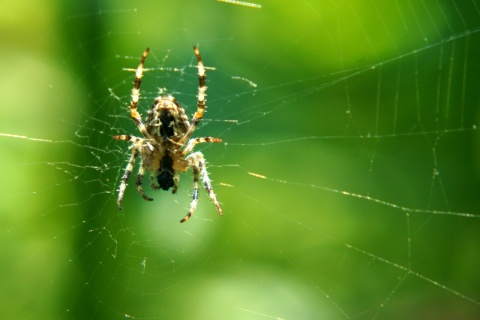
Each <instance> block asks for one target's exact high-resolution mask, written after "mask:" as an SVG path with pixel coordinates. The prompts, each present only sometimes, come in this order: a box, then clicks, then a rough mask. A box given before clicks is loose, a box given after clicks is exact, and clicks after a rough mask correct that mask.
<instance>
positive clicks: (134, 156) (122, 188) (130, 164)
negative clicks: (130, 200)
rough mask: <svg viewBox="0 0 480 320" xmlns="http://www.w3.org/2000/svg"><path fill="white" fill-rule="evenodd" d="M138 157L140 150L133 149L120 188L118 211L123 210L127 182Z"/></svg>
mask: <svg viewBox="0 0 480 320" xmlns="http://www.w3.org/2000/svg"><path fill="white" fill-rule="evenodd" d="M137 156H138V150H137V149H136V148H133V149H132V155H131V156H130V159H129V160H128V164H127V167H126V168H125V173H124V174H123V177H122V181H121V182H120V186H119V188H118V198H117V204H118V210H122V200H123V195H124V194H125V189H126V188H127V181H128V178H130V174H131V173H132V170H133V165H134V164H135V160H136V159H137Z"/></svg>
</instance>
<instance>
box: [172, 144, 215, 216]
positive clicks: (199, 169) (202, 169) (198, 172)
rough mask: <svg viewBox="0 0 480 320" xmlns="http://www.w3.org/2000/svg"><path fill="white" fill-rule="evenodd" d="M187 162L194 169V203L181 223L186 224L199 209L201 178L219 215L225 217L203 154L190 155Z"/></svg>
mask: <svg viewBox="0 0 480 320" xmlns="http://www.w3.org/2000/svg"><path fill="white" fill-rule="evenodd" d="M186 160H188V161H189V162H190V163H191V165H192V167H193V195H192V198H193V199H192V202H191V204H190V210H189V211H188V213H187V215H186V216H185V218H183V219H182V220H180V222H185V221H187V220H188V219H190V217H191V216H192V214H193V213H194V212H195V209H196V208H197V204H198V180H199V179H200V176H202V181H203V186H204V188H205V190H206V191H207V193H208V196H209V197H210V200H212V202H213V204H214V205H215V208H217V211H218V214H219V215H220V216H222V215H223V212H222V208H221V207H220V204H219V203H218V200H217V197H216V195H215V193H214V192H213V187H212V183H211V180H210V178H209V176H208V172H207V168H206V165H205V158H204V157H203V154H202V153H201V152H195V153H192V154H191V155H189V156H188V157H187V158H186Z"/></svg>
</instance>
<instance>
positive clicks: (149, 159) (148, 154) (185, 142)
mask: <svg viewBox="0 0 480 320" xmlns="http://www.w3.org/2000/svg"><path fill="white" fill-rule="evenodd" d="M193 51H194V53H195V56H196V57H197V60H198V64H197V68H198V76H199V87H198V96H197V97H198V106H197V111H196V112H195V114H194V115H193V119H192V124H190V122H189V121H188V117H187V115H186V114H185V110H184V109H183V108H182V107H181V106H180V104H179V103H178V102H177V101H176V100H175V98H174V97H173V96H171V95H160V96H159V97H157V98H156V99H155V102H154V103H153V105H152V107H151V108H150V110H148V113H147V117H146V119H145V123H143V122H142V118H141V116H140V114H139V113H138V111H137V105H138V102H139V97H140V84H141V81H142V76H143V66H144V63H145V59H146V58H147V55H148V52H149V49H148V48H147V49H146V50H145V52H144V53H143V56H142V58H141V60H140V64H139V66H138V67H137V69H136V71H135V83H134V86H133V89H132V100H131V102H130V116H131V118H132V119H133V121H134V122H135V125H136V126H137V128H138V130H139V131H140V133H141V134H142V136H143V137H142V138H138V137H135V136H132V135H117V136H114V138H115V139H116V140H123V141H128V142H131V143H132V145H131V147H130V148H131V149H132V154H131V156H130V159H129V160H128V164H127V167H126V168H125V173H124V175H123V177H122V181H121V183H120V187H119V189H118V199H117V204H118V208H119V209H120V210H121V209H122V200H123V196H124V194H125V189H126V188H127V181H128V178H129V177H130V174H131V173H132V170H133V166H134V164H135V160H136V159H137V157H138V156H140V166H139V169H138V175H137V180H136V182H135V185H136V186H137V190H138V192H139V193H140V195H141V196H142V197H143V199H145V200H148V201H152V200H153V199H152V198H150V197H148V196H147V195H145V193H144V191H143V187H142V182H143V176H144V175H145V172H149V173H150V184H151V187H152V188H153V189H157V190H158V189H163V190H165V191H167V190H169V189H170V188H172V193H176V192H177V189H178V181H179V176H178V172H186V171H187V170H188V169H189V168H190V167H192V168H193V195H192V198H193V199H192V202H191V204H190V210H189V211H188V213H187V215H186V216H185V218H183V219H182V220H180V222H185V221H187V220H188V219H190V217H191V216H192V214H193V213H194V212H195V209H196V208H197V204H198V180H199V179H200V177H201V178H202V181H203V186H204V187H205V190H206V191H207V193H208V195H209V196H210V199H211V200H212V202H213V204H214V205H215V207H216V208H217V211H218V213H219V214H220V216H221V215H222V209H221V208H220V204H219V203H218V201H217V197H216V196H215V193H214V192H213V187H212V183H211V181H210V178H209V177H208V173H207V168H206V162H205V158H204V156H203V154H202V153H201V152H194V153H191V152H192V151H193V148H194V147H195V145H197V144H198V143H206V142H209V143H210V142H222V140H221V139H219V138H213V137H202V138H192V139H190V137H191V136H192V134H193V133H194V132H195V129H196V128H197V126H198V123H199V122H200V120H201V119H202V117H203V113H204V112H205V108H206V106H205V101H206V100H205V96H206V94H205V92H206V91H207V87H206V86H205V67H204V65H203V61H202V58H201V57H200V52H199V51H198V48H197V47H193ZM155 175H156V180H157V181H156V182H155V179H154V176H155Z"/></svg>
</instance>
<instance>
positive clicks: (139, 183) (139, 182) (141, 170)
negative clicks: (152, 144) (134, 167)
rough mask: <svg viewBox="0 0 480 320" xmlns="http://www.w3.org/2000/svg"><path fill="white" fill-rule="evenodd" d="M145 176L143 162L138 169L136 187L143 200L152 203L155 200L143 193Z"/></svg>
mask: <svg viewBox="0 0 480 320" xmlns="http://www.w3.org/2000/svg"><path fill="white" fill-rule="evenodd" d="M144 175H145V167H144V166H143V161H142V162H141V163H140V168H139V169H138V175H137V181H135V185H136V186H137V191H138V193H140V195H141V196H142V198H143V199H145V200H147V201H152V200H153V199H152V198H150V197H148V196H147V195H145V193H144V192H143V187H142V183H143V176H144Z"/></svg>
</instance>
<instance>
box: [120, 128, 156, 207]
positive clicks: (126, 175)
mask: <svg viewBox="0 0 480 320" xmlns="http://www.w3.org/2000/svg"><path fill="white" fill-rule="evenodd" d="M113 138H114V139H116V140H122V141H128V142H132V143H134V144H143V143H145V140H144V139H141V138H138V137H135V136H130V135H125V134H122V135H118V136H114V137H113ZM137 157H138V149H137V148H135V147H133V148H132V155H131V156H130V159H129V160H128V163H127V167H126V168H125V173H124V174H123V177H122V181H121V183H120V188H119V189H118V198H117V204H118V209H119V210H122V200H123V196H124V194H125V190H126V188H127V181H128V179H129V178H130V175H131V173H132V171H133V166H134V165H135V161H136V159H137ZM144 174H145V168H144V166H143V161H142V160H140V168H139V170H138V175H137V181H136V182H135V185H136V186H137V191H138V192H139V193H140V195H141V196H142V197H143V199H145V200H148V201H152V200H153V199H152V198H150V197H147V196H146V195H145V193H144V192H143V187H142V181H143V176H144Z"/></svg>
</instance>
